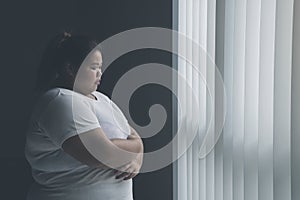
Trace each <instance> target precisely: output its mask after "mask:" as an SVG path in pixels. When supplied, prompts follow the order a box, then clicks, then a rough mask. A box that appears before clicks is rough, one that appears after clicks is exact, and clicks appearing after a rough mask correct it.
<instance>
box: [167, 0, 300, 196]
mask: <svg viewBox="0 0 300 200" xmlns="http://www.w3.org/2000/svg"><path fill="white" fill-rule="evenodd" d="M299 4H300V3H299V2H297V1H295V2H294V0H173V24H174V25H173V28H174V29H175V30H178V32H179V33H181V34H184V35H185V36H186V37H187V38H191V39H192V40H193V41H194V42H195V43H197V44H198V45H199V46H201V48H202V50H205V51H206V53H207V55H208V57H203V56H200V52H199V51H201V49H199V48H195V47H194V46H193V45H189V42H182V41H173V43H174V47H176V48H178V51H179V52H181V53H182V54H183V55H186V56H187V57H191V58H192V61H193V65H192V64H191V63H188V62H187V61H186V60H185V59H183V58H179V57H175V59H174V67H175V68H176V69H177V70H178V72H179V74H180V75H182V76H183V77H185V79H186V81H187V82H188V83H189V84H190V85H191V87H192V88H193V92H194V93H195V94H196V98H197V101H198V106H199V107H198V110H195V109H193V104H191V102H192V101H191V94H190V93H189V90H186V88H185V87H184V85H185V84H184V83H181V82H178V81H177V82H176V80H179V79H176V77H174V80H175V81H174V87H175V91H177V92H178V95H179V96H180V95H181V96H183V97H185V102H181V106H182V107H184V108H183V109H186V110H187V111H190V112H197V113H198V117H199V119H200V124H199V129H198V135H199V137H198V138H201V136H202V135H203V132H205V130H206V128H207V126H208V121H210V120H209V119H211V118H212V119H213V120H211V121H210V123H211V124H210V125H211V126H212V127H214V126H215V120H216V119H217V118H219V117H220V116H217V114H216V113H215V112H214V111H215V109H216V107H217V106H218V104H219V103H220V98H221V96H220V94H219V93H218V92H219V91H218V89H217V88H215V84H214V83H215V81H216V75H217V73H216V71H215V70H214V68H213V67H211V65H210V64H209V62H210V59H211V60H212V61H213V62H215V63H216V66H217V68H218V70H219V72H220V73H221V76H222V78H223V81H224V86H225V89H226V99H225V100H226V101H225V103H226V104H225V107H226V121H225V124H224V129H223V131H222V133H221V135H220V137H219V139H218V141H217V143H216V145H215V146H214V149H212V150H211V151H210V149H207V150H206V151H204V152H207V155H206V154H205V153H203V149H202V148H203V146H202V147H201V144H200V142H201V141H203V140H201V139H200V140H199V139H195V140H194V142H193V144H192V146H191V147H190V148H189V149H188V150H187V151H186V153H185V154H184V155H183V156H181V157H180V159H179V160H178V162H177V163H176V164H174V173H173V176H174V193H173V194H174V199H176V200H198V199H200V200H223V199H224V200H258V199H259V200H283V199H284V200H298V199H300V192H299V190H300V175H299V174H300V172H298V170H300V147H299V146H300V136H299V135H300V128H299V124H300V106H299V102H300V94H299V93H300V82H299V79H300V69H299V68H300V60H299V57H300V55H299V52H300V48H299V43H300V40H299V36H298V35H300V34H299V25H298V24H299V20H298V19H299V14H298V13H297V12H296V11H298V12H299V11H300V9H299ZM297 17H298V18H297ZM297 20H298V21H297ZM195 66H197V67H198V69H195ZM199 72H200V74H201V75H202V76H200V74H199ZM203 79H205V80H206V81H207V83H208V84H210V86H211V88H210V90H208V89H207V88H206V86H205V83H204V82H203ZM210 106H212V109H210ZM175 109H176V107H175ZM177 109H179V108H177ZM181 109H182V108H181ZM209 109H210V110H209ZM209 111H210V112H211V113H210V114H208V112H209ZM174 120H176V118H174ZM176 123H177V125H178V123H179V121H178V120H177V121H176ZM176 123H175V124H176ZM184 123H187V125H189V124H188V123H189V121H185V122H184ZM215 136H218V134H217V133H215ZM200 147H201V148H200ZM204 148H205V146H204ZM203 155H206V156H205V157H204V156H203Z"/></svg>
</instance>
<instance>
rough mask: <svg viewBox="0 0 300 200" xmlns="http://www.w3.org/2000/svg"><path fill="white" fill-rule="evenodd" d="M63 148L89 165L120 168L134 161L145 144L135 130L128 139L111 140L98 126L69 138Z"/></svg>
mask: <svg viewBox="0 0 300 200" xmlns="http://www.w3.org/2000/svg"><path fill="white" fill-rule="evenodd" d="M62 148H63V149H64V151H65V152H66V153H68V154H70V155H71V156H72V157H74V158H75V159H77V160H79V161H80V162H82V163H84V164H86V165H88V166H92V167H99V168H104V169H107V168H114V169H118V168H120V167H122V166H124V165H126V164H128V163H130V162H132V161H134V160H135V159H136V153H140V152H142V151H143V144H142V141H141V139H140V137H137V136H136V133H134V132H132V134H131V136H130V137H129V138H128V139H127V140H126V139H113V140H109V139H108V138H107V137H106V135H105V133H104V132H103V130H102V129H101V128H96V129H93V130H90V131H87V132H85V133H81V134H80V136H79V135H76V136H73V137H71V138H69V139H67V140H66V141H65V142H64V143H63V145H62ZM129 152H133V153H129Z"/></svg>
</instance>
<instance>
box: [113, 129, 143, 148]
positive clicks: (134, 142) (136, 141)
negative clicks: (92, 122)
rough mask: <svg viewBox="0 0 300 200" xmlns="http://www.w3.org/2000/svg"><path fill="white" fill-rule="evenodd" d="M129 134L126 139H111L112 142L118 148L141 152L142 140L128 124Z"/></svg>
mask: <svg viewBox="0 0 300 200" xmlns="http://www.w3.org/2000/svg"><path fill="white" fill-rule="evenodd" d="M130 132H131V133H130V135H129V136H128V138H127V140H126V139H111V141H112V143H113V144H115V145H116V146H118V147H119V148H121V149H123V150H125V151H129V152H134V153H141V152H143V151H144V146H143V141H142V139H141V137H140V136H139V135H138V133H137V132H136V131H135V130H134V129H133V128H132V127H131V126H130Z"/></svg>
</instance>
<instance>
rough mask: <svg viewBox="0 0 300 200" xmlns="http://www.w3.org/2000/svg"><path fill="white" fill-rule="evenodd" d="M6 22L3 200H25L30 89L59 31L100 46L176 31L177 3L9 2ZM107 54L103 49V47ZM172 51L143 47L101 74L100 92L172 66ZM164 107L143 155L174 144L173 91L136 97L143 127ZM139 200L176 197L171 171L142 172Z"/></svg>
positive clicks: (3, 9) (0, 9) (0, 14)
mask: <svg viewBox="0 0 300 200" xmlns="http://www.w3.org/2000/svg"><path fill="white" fill-rule="evenodd" d="M0 21H1V37H0V44H1V47H0V49H1V79H0V80H1V84H0V85H1V104H0V105H1V115H0V116H1V119H0V120H1V130H2V131H1V140H0V159H1V165H0V175H1V176H0V178H1V179H0V191H1V192H0V199H11V200H14V199H25V195H26V192H27V189H28V187H29V184H30V183H31V182H32V178H31V174H30V166H29V165H28V163H27V162H26V160H25V158H24V143H25V131H26V126H27V122H28V118H29V115H30V111H31V108H32V94H33V93H32V90H33V87H34V83H35V79H36V72H37V67H38V63H39V60H40V58H41V54H42V51H43V48H44V47H45V44H46V43H47V41H48V40H49V39H50V38H51V37H52V36H53V35H55V34H57V33H58V32H61V31H63V30H71V31H72V32H74V33H83V34H88V35H92V36H93V37H96V38H97V39H98V40H99V41H103V40H105V39H106V38H108V37H110V36H112V35H114V34H116V33H119V32H121V31H125V30H127V29H132V28H137V27H146V26H151V27H164V28H171V27H172V0H152V1H147V0H127V1H126V0H106V1H104V0H103V1H101V0H48V1H41V0H35V1H33V0H31V1H29V0H27V1H23V0H18V1H16V0H11V1H1V3H0ZM104 50H105V49H104ZM171 59H172V58H171V54H169V53H167V52H163V51H159V50H149V49H148V50H137V51H134V52H131V53H129V54H126V55H124V56H122V57H120V58H119V59H118V60H116V62H114V63H113V64H112V65H113V66H112V67H110V70H109V71H108V72H107V73H105V74H104V75H103V80H102V83H101V86H100V88H99V90H100V91H102V92H104V93H106V94H107V95H108V96H110V95H111V91H112V89H113V86H114V84H115V83H116V81H117V80H118V78H119V77H120V76H121V75H122V73H125V72H126V71H127V70H129V69H130V68H132V67H134V66H136V65H140V64H144V63H149V62H157V63H163V64H166V65H168V66H171ZM156 103H160V104H162V105H163V106H164V107H165V108H166V110H167V112H168V119H167V123H166V124H165V127H164V128H163V130H162V131H161V133H160V134H158V135H156V136H154V137H153V138H149V139H144V144H145V151H146V152H147V151H152V150H155V149H157V148H160V147H162V146H163V145H164V144H166V143H167V142H168V141H170V140H171V135H172V133H171V132H172V131H171V127H172V126H171V115H170V114H171V108H172V106H171V93H170V92H169V91H168V90H166V89H165V88H163V87H161V86H158V85H147V86H144V87H142V88H140V89H139V90H138V91H136V93H135V94H134V98H132V101H131V103H130V104H131V107H132V110H131V114H132V116H133V118H134V119H135V120H136V123H139V124H140V125H146V124H147V123H148V122H149V119H148V114H147V113H148V110H145V107H149V106H150V105H152V104H156ZM134 196H135V200H142V199H143V200H147V199H151V200H153V199H158V200H160V199H162V200H168V199H172V168H171V166H168V167H165V168H164V169H161V170H159V171H156V172H151V173H146V174H140V175H138V176H137V177H136V178H135V179H134Z"/></svg>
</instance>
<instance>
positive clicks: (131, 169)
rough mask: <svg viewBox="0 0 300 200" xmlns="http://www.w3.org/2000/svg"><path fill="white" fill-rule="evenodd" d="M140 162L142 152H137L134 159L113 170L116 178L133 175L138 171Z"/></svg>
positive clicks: (126, 177) (127, 177)
mask: <svg viewBox="0 0 300 200" xmlns="http://www.w3.org/2000/svg"><path fill="white" fill-rule="evenodd" d="M142 164H143V153H139V154H138V155H137V157H136V159H134V160H132V161H131V162H130V163H128V164H126V165H124V166H123V167H121V168H119V169H118V170H116V171H115V175H116V179H121V178H123V180H128V179H131V178H133V177H135V176H136V175H138V173H139V172H140V169H141V167H142Z"/></svg>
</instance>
